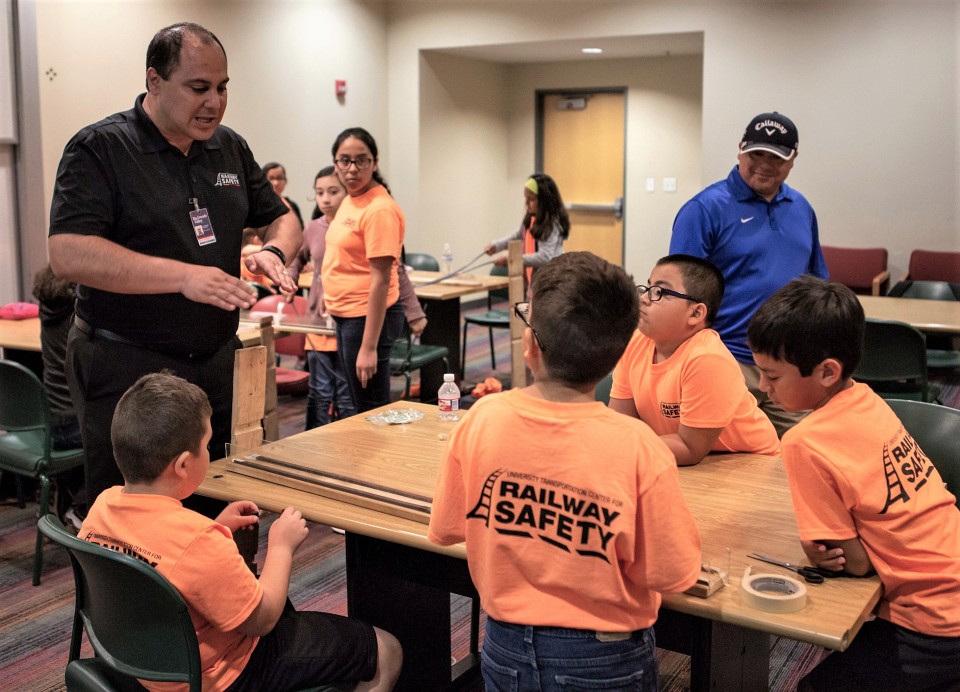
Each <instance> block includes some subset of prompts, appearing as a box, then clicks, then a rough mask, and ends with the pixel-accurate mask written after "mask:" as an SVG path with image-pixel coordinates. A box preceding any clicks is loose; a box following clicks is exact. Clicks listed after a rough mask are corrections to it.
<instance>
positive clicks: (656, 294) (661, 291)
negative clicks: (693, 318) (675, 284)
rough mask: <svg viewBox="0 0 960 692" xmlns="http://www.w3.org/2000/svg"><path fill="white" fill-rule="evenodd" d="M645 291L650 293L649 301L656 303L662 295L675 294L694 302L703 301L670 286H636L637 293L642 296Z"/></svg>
mask: <svg viewBox="0 0 960 692" xmlns="http://www.w3.org/2000/svg"><path fill="white" fill-rule="evenodd" d="M645 293H649V294H650V302H651V303H656V302H657V301H658V300H660V299H661V298H663V296H664V295H668V296H676V297H677V298H683V299H684V300H692V301H693V302H694V303H702V302H703V301H702V300H700V299H699V298H694V297H693V296H692V295H690V294H688V293H680V291H674V290H673V289H670V288H664V287H663V286H643V285H640V286H637V295H638V296H643V295H644V294H645Z"/></svg>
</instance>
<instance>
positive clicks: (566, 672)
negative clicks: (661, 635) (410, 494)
mask: <svg viewBox="0 0 960 692" xmlns="http://www.w3.org/2000/svg"><path fill="white" fill-rule="evenodd" d="M531 288H532V292H531V293H532V299H531V302H530V303H529V304H525V303H520V304H518V305H517V310H516V312H517V315H518V317H519V318H522V319H523V320H524V322H525V323H526V325H527V328H526V329H525V330H524V333H523V354H524V360H525V361H526V364H527V366H528V367H529V368H530V370H532V371H533V374H534V383H533V384H532V385H530V386H528V387H524V388H523V389H513V390H510V391H507V392H503V393H501V394H495V395H491V396H487V397H484V398H483V399H481V400H480V401H478V402H477V403H476V404H475V405H474V406H473V407H472V408H471V409H470V411H468V412H467V414H466V416H465V417H464V419H463V420H462V421H460V422H459V423H458V424H457V426H456V428H455V429H454V432H453V434H452V435H451V436H450V442H449V443H448V447H447V450H446V454H445V458H444V461H443V464H442V466H441V469H440V473H439V477H438V479H437V487H436V493H435V497H434V501H433V509H432V512H431V517H430V530H429V534H428V535H429V538H430V540H431V541H433V542H435V543H439V544H441V545H450V544H453V543H459V542H461V541H464V540H465V541H466V547H467V562H468V564H469V568H470V574H471V576H472V578H473V583H474V584H475V585H476V587H477V590H478V591H479V593H480V600H481V604H482V606H483V608H484V610H485V611H486V613H487V624H486V630H485V638H484V643H483V651H482V658H481V671H482V673H483V678H484V682H485V684H486V689H487V690H507V689H521V690H533V689H554V688H555V687H556V686H557V685H558V684H565V685H573V686H576V687H577V688H578V689H579V688H580V687H581V686H582V687H584V688H586V687H590V688H594V687H596V688H599V687H602V688H603V689H636V690H650V691H653V690H656V689H657V664H656V658H655V655H654V637H653V629H652V627H653V624H654V622H655V621H656V619H657V610H658V608H659V606H660V601H661V596H660V594H661V593H673V592H679V591H683V590H685V589H687V588H689V587H690V586H691V585H692V584H693V583H694V582H695V581H696V579H697V575H698V573H699V570H700V538H699V534H698V533H697V527H696V525H695V524H694V521H693V517H692V516H691V515H690V511H689V509H688V508H687V505H686V502H685V501H684V499H683V495H682V494H681V492H680V484H679V472H678V471H677V468H676V464H675V463H674V460H673V457H672V455H671V454H670V451H669V449H667V447H666V446H665V445H664V444H663V443H662V442H661V441H660V440H659V439H657V436H656V435H654V434H653V433H652V432H651V431H650V429H649V428H648V427H647V426H646V425H644V424H643V423H641V422H640V421H638V420H633V419H630V418H628V417H626V416H621V415H619V414H617V413H615V412H613V411H611V410H610V409H608V408H606V407H605V406H604V405H603V404H602V403H599V402H597V401H596V400H595V399H594V390H595V388H596V385H597V382H599V381H600V380H601V379H602V378H603V377H604V376H605V375H606V374H607V373H608V372H610V369H611V368H612V367H613V366H614V364H616V362H617V358H618V357H619V356H620V354H621V353H622V352H623V349H624V347H625V346H626V344H627V342H628V341H629V339H630V335H631V334H632V332H633V329H634V327H635V326H636V322H637V310H638V300H637V294H636V290H635V288H634V286H633V281H632V280H631V278H630V277H629V276H628V275H627V274H626V273H625V272H624V271H623V269H621V268H620V267H616V266H614V265H611V264H609V263H608V262H606V261H605V260H602V259H600V258H599V257H597V256H595V255H592V254H590V253H588V252H571V253H566V254H563V255H560V256H559V257H556V258H555V259H553V260H551V261H550V262H549V263H548V264H546V265H544V266H543V267H541V268H540V269H539V270H537V272H536V273H535V274H534V275H533V282H532V284H531Z"/></svg>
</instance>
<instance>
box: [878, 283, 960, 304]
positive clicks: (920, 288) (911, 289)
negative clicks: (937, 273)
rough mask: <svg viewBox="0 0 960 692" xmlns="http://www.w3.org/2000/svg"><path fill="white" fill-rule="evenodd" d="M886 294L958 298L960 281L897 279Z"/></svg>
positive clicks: (932, 298)
mask: <svg viewBox="0 0 960 692" xmlns="http://www.w3.org/2000/svg"><path fill="white" fill-rule="evenodd" d="M887 295H889V296H894V297H897V298H919V299H921V300H960V283H954V284H952V283H948V282H947V281H914V280H913V279H907V280H906V281H898V282H897V284H896V285H895V286H894V287H893V288H891V289H890V293H888V294H887Z"/></svg>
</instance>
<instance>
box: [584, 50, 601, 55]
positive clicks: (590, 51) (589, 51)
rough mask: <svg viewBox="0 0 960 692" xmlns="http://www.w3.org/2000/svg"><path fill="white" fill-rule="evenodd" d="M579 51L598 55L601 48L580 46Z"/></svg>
mask: <svg viewBox="0 0 960 692" xmlns="http://www.w3.org/2000/svg"><path fill="white" fill-rule="evenodd" d="M580 52H582V53H587V54H588V55H600V54H601V53H603V48H581V49H580Z"/></svg>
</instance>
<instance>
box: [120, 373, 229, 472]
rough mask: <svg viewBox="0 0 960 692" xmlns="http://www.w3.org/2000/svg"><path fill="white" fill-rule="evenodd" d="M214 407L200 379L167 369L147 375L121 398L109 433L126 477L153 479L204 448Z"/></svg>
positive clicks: (121, 469) (121, 470)
mask: <svg viewBox="0 0 960 692" xmlns="http://www.w3.org/2000/svg"><path fill="white" fill-rule="evenodd" d="M210 414H211V409H210V402H209V401H208V400H207V395H206V394H205V393H204V391H203V390H202V389H200V388H199V387H198V386H197V385H195V384H191V383H190V382H187V381H186V380H184V379H182V378H180V377H177V376H176V375H174V374H173V373H171V372H169V371H164V372H155V373H151V374H149V375H144V376H143V377H141V378H140V379H139V380H137V381H136V382H134V383H133V385H132V386H131V387H130V389H128V390H127V391H126V393H125V394H124V395H123V396H122V397H121V398H120V403H118V404H117V408H116V410H115V411H114V413H113V423H112V425H111V426H110V437H111V439H112V440H113V456H114V457H115V458H116V460H117V466H118V467H119V468H120V472H121V473H122V474H123V478H124V480H125V481H127V482H128V483H144V482H151V481H154V480H156V479H157V478H159V477H160V474H162V473H163V470H164V469H165V468H167V466H168V465H169V464H170V462H171V461H173V460H174V459H176V458H177V456H179V455H180V454H181V453H183V452H193V453H194V454H199V453H200V444H201V443H202V442H203V436H204V434H205V433H206V422H207V420H208V419H209V418H210Z"/></svg>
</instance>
